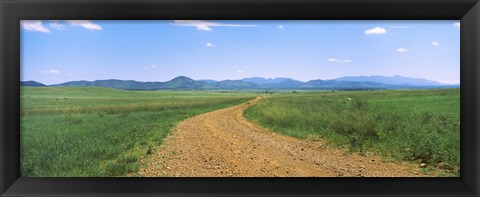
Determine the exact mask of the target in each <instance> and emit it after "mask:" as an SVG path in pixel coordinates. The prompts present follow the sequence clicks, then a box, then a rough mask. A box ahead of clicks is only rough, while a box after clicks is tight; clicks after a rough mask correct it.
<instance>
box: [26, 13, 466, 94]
mask: <svg viewBox="0 0 480 197" xmlns="http://www.w3.org/2000/svg"><path fill="white" fill-rule="evenodd" d="M20 28H21V80H22V81H26V80H35V81H38V82H41V83H45V84H48V85H50V84H57V83H63V82H67V81H73V80H89V81H93V80H98V79H123V80H137V81H168V80H170V79H172V78H174V77H177V76H180V75H183V76H187V77H190V78H193V79H214V80H225V79H242V78H245V77H257V76H258V77H265V78H273V77H290V78H293V79H297V80H301V81H308V80H312V79H333V78H337V77H342V76H359V75H364V76H370V75H384V76H394V75H402V76H406V77H418V78H425V79H429V80H434V81H438V82H442V83H449V84H452V83H459V81H460V23H459V21H452V20H448V21H446V20H443V21H256V20H249V21H235V20H230V21H165V20H164V21H51V20H50V21H22V22H21V27H20Z"/></svg>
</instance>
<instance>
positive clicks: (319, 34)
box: [20, 20, 461, 177]
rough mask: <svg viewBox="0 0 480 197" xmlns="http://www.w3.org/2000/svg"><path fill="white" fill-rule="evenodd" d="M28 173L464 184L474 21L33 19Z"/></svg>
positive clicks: (28, 48) (27, 68) (24, 56)
mask: <svg viewBox="0 0 480 197" xmlns="http://www.w3.org/2000/svg"><path fill="white" fill-rule="evenodd" d="M20 35H21V39H20V46H21V47H20V48H21V51H20V52H21V57H20V62H21V65H20V74H21V76H20V173H21V176H23V177H459V176H460V170H461V169H460V133H461V130H460V21H455V20H382V21H380V20H368V21H367V20H365V21H363V20H145V21H144V20H125V21H122V20H22V21H21V23H20Z"/></svg>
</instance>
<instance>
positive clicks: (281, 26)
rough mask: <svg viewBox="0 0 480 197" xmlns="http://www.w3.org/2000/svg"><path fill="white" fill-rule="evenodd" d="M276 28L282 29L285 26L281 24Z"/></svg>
mask: <svg viewBox="0 0 480 197" xmlns="http://www.w3.org/2000/svg"><path fill="white" fill-rule="evenodd" d="M277 28H278V29H284V28H285V27H284V26H283V25H279V26H277Z"/></svg>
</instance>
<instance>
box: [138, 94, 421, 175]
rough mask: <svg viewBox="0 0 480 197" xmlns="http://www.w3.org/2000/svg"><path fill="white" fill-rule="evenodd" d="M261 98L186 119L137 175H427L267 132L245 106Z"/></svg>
mask: <svg viewBox="0 0 480 197" xmlns="http://www.w3.org/2000/svg"><path fill="white" fill-rule="evenodd" d="M260 99H261V97H257V98H256V99H254V100H251V101H250V102H247V103H244V104H240V105H237V106H233V107H229V108H225V109H220V110H216V111H212V112H209V113H205V114H201V115H198V116H195V117H192V118H189V119H187V120H185V121H183V122H181V123H180V124H179V125H178V126H177V127H176V128H175V129H174V130H173V131H172V133H171V134H170V135H169V136H168V137H166V138H165V139H164V142H163V143H162V145H161V146H160V147H157V148H156V150H157V152H156V153H154V155H153V156H151V157H150V158H147V159H146V160H145V161H143V160H142V162H147V163H148V166H147V167H146V168H145V169H142V170H140V171H139V172H138V173H137V174H136V176H155V177H158V176H169V177H171V176H174V177H175V176H180V177H229V176H233V177H275V176H280V177H285V176H286V177H299V176H301V177H311V176H315V177H330V176H348V177H352V176H367V177H368V176H382V177H405V176H407V177H413V176H422V175H421V174H419V173H418V169H417V167H416V166H414V165H412V164H406V163H402V164H398V163H389V162H383V161H381V159H380V158H379V157H375V156H361V155H358V154H356V153H353V154H352V153H348V151H347V150H342V149H338V148H331V147H325V146H324V145H323V143H322V141H315V142H310V141H304V140H300V139H296V138H292V137H288V136H284V135H280V134H277V133H274V132H271V131H268V130H266V129H264V128H262V127H260V126H258V125H255V124H253V123H250V122H248V121H247V120H246V119H245V118H244V117H243V111H245V109H247V108H248V107H249V106H251V105H253V104H255V103H256V102H258V101H259V100H260Z"/></svg>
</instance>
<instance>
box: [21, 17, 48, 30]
mask: <svg viewBox="0 0 480 197" xmlns="http://www.w3.org/2000/svg"><path fill="white" fill-rule="evenodd" d="M20 24H21V25H20V26H21V27H22V28H23V29H25V30H27V31H38V32H43V33H50V29H48V28H46V27H45V26H43V23H42V21H38V20H34V21H32V20H22V21H21V22H20Z"/></svg>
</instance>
